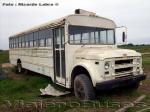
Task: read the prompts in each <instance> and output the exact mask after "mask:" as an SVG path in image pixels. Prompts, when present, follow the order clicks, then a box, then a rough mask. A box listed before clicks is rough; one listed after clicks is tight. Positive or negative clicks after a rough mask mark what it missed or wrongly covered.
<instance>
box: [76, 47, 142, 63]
mask: <svg viewBox="0 0 150 112" xmlns="http://www.w3.org/2000/svg"><path fill="white" fill-rule="evenodd" d="M130 56H131V57H134V56H141V54H140V53H138V52H136V51H134V50H129V49H119V48H96V47H95V48H93V47H92V48H90V47H83V48H80V49H79V50H77V51H76V53H75V58H78V59H94V60H104V59H106V58H117V57H119V58H120V57H130Z"/></svg>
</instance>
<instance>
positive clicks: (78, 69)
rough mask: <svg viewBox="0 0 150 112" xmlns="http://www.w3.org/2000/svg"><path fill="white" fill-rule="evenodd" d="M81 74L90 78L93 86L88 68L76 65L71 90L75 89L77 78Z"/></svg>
mask: <svg viewBox="0 0 150 112" xmlns="http://www.w3.org/2000/svg"><path fill="white" fill-rule="evenodd" d="M79 74H85V75H86V76H88V77H89V78H90V80H91V82H92V84H93V80H92V77H91V75H90V72H89V71H88V68H87V67H85V66H83V65H76V66H75V67H74V68H73V70H72V72H71V88H73V84H74V79H75V77H76V76H77V75H79ZM93 85H94V84H93Z"/></svg>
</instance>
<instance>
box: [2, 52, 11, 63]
mask: <svg viewBox="0 0 150 112" xmlns="http://www.w3.org/2000/svg"><path fill="white" fill-rule="evenodd" d="M8 54H9V52H8V51H2V50H0V64H2V63H8V62H9V55H8Z"/></svg>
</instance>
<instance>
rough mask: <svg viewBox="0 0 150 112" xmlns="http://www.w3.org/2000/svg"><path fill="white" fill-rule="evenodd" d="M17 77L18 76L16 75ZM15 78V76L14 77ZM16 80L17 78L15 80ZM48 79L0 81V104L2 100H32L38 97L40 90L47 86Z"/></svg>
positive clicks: (25, 78)
mask: <svg viewBox="0 0 150 112" xmlns="http://www.w3.org/2000/svg"><path fill="white" fill-rule="evenodd" d="M18 75H19V74H18ZM14 77H16V76H14ZM16 79H17V78H16ZM48 83H49V79H48V78H44V77H40V76H30V75H27V76H22V77H21V78H20V79H19V80H14V79H11V78H9V77H8V78H7V79H4V80H1V81H0V103H2V102H3V100H6V99H9V100H16V99H17V100H33V99H36V98H38V97H39V95H40V91H39V89H40V88H43V87H45V86H47V84H48Z"/></svg>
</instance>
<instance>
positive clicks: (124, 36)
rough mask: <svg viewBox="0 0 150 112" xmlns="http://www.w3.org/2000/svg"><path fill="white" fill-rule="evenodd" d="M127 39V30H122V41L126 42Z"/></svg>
mask: <svg viewBox="0 0 150 112" xmlns="http://www.w3.org/2000/svg"><path fill="white" fill-rule="evenodd" d="M125 40H126V34H125V32H122V42H125Z"/></svg>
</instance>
